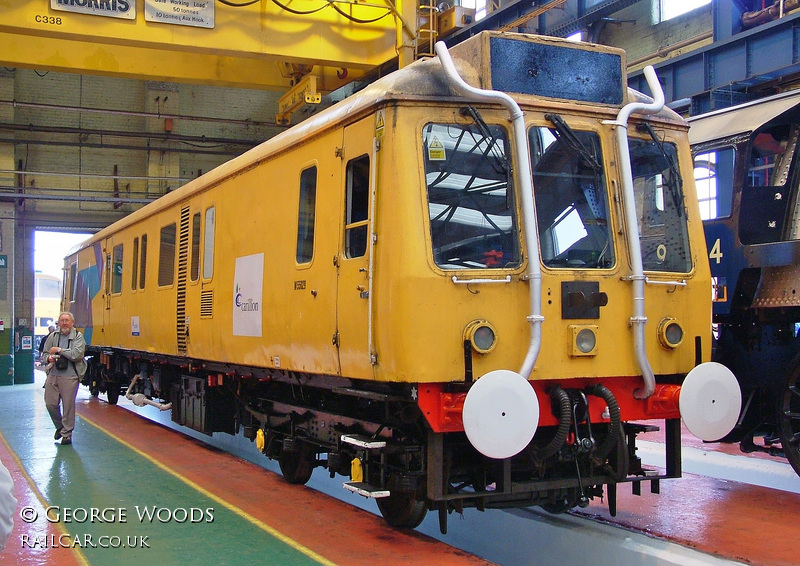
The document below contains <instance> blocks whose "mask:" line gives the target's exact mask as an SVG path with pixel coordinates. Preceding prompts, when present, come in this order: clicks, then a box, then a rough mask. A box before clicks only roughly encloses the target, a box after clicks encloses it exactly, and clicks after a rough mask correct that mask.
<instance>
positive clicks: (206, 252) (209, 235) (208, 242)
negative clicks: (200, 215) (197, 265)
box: [203, 206, 216, 279]
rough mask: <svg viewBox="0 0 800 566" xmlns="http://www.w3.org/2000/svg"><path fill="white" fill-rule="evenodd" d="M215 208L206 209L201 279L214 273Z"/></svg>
mask: <svg viewBox="0 0 800 566" xmlns="http://www.w3.org/2000/svg"><path fill="white" fill-rule="evenodd" d="M215 219H216V214H215V208H214V207H213V206H212V207H211V208H207V209H206V233H205V238H204V240H203V241H204V242H205V247H204V249H203V279H211V277H212V276H213V275H214V227H215V225H216V220H215Z"/></svg>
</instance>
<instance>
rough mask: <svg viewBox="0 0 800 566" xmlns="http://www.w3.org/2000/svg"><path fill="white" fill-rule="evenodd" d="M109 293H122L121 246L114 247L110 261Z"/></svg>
mask: <svg viewBox="0 0 800 566" xmlns="http://www.w3.org/2000/svg"><path fill="white" fill-rule="evenodd" d="M111 292H112V293H121V292H122V244H119V245H118V246H114V250H113V252H112V259H111Z"/></svg>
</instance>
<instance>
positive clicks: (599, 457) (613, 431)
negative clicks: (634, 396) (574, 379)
mask: <svg viewBox="0 0 800 566" xmlns="http://www.w3.org/2000/svg"><path fill="white" fill-rule="evenodd" d="M586 393H587V394H589V395H594V396H595V397H600V398H601V399H603V401H605V402H606V405H608V414H609V417H610V418H611V422H610V423H609V425H608V434H606V438H605V440H603V442H602V443H601V444H600V446H598V447H597V450H595V453H594V455H593V456H592V460H593V461H594V463H595V464H596V465H598V466H601V465H602V464H603V463H604V462H605V461H606V458H607V457H608V455H609V454H610V453H611V451H612V450H613V449H614V447H615V446H616V445H617V441H618V438H619V431H620V410H619V404H618V403H617V399H616V398H615V397H614V394H613V393H611V391H610V390H609V389H608V388H607V387H606V386H604V385H600V384H599V383H596V384H594V385H590V386H589V387H587V388H586Z"/></svg>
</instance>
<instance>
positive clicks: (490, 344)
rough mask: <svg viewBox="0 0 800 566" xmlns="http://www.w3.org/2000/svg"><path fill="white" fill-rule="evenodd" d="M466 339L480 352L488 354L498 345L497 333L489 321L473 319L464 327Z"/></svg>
mask: <svg viewBox="0 0 800 566" xmlns="http://www.w3.org/2000/svg"><path fill="white" fill-rule="evenodd" d="M464 340H468V341H469V343H470V344H471V345H472V349H473V350H475V351H476V352H478V353H479V354H488V353H489V352H491V351H492V350H494V347H495V346H496V345H497V333H496V332H495V331H494V327H493V326H492V325H491V324H489V323H488V322H487V321H485V320H473V321H472V322H470V323H469V324H468V325H467V327H466V328H465V329H464Z"/></svg>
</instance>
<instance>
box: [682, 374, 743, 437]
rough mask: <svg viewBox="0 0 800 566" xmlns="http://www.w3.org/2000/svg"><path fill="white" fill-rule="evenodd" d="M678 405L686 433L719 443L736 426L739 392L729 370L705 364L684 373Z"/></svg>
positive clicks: (740, 397)
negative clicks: (687, 431) (686, 429)
mask: <svg viewBox="0 0 800 566" xmlns="http://www.w3.org/2000/svg"><path fill="white" fill-rule="evenodd" d="M679 405H680V409H681V417H682V418H683V422H684V424H686V428H688V429H689V432H691V433H692V434H693V435H695V436H696V437H698V438H700V439H701V440H707V441H712V440H719V439H720V438H722V437H724V436H725V435H726V434H728V433H729V432H730V431H731V430H732V429H733V427H734V426H735V425H736V421H737V420H738V418H739V411H740V410H741V408H742V392H741V390H740V389H739V383H738V382H737V381H736V376H735V375H733V372H732V371H731V370H729V369H728V368H726V367H725V366H723V365H722V364H718V363H717V362H706V363H704V364H700V365H699V366H697V367H695V368H694V369H693V370H692V371H690V372H689V373H688V374H687V376H686V379H685V380H684V381H683V386H682V387H681V393H680V397H679Z"/></svg>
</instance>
